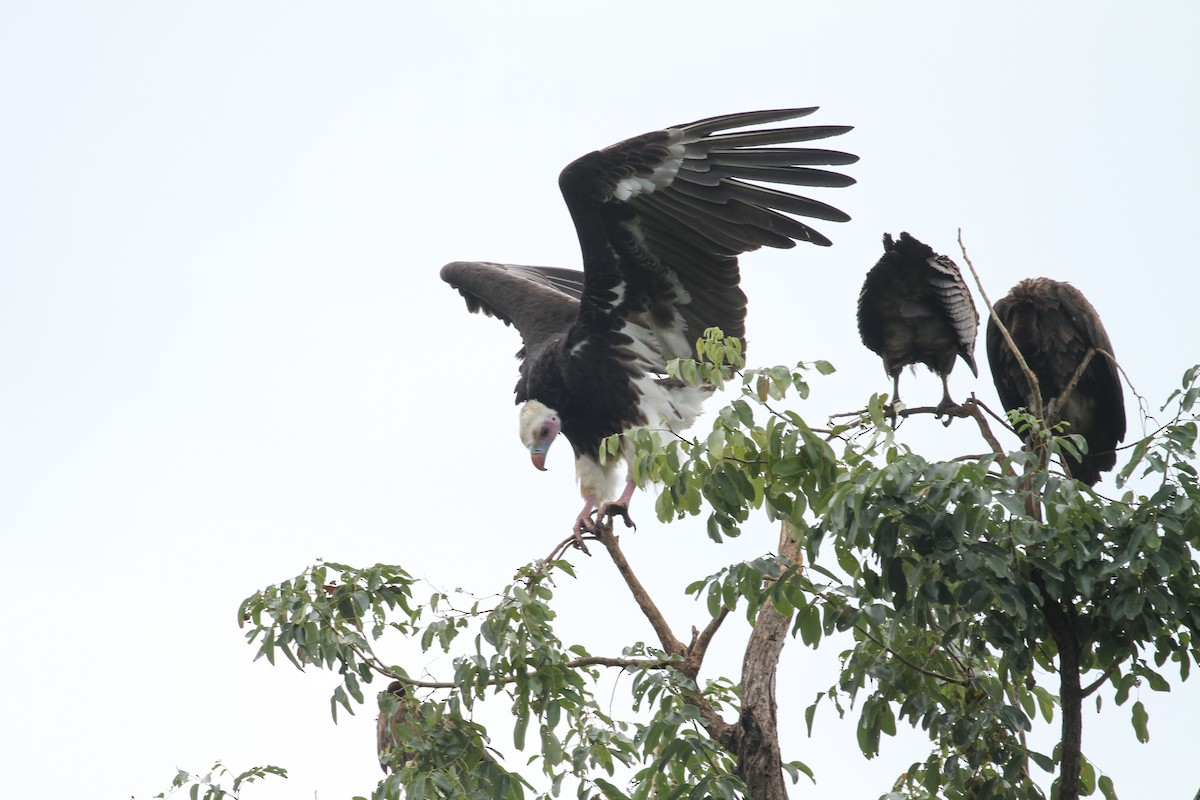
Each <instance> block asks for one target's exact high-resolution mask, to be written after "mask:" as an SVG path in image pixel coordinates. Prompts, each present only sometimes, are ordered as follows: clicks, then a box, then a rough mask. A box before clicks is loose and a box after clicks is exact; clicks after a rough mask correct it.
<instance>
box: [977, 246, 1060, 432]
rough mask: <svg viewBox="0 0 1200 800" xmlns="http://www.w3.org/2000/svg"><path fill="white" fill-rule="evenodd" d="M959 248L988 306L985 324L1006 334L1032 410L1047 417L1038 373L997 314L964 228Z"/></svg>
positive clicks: (1038, 415)
mask: <svg viewBox="0 0 1200 800" xmlns="http://www.w3.org/2000/svg"><path fill="white" fill-rule="evenodd" d="M958 249H959V250H961V251H962V254H963V260H964V261H966V262H967V268H968V269H970V270H971V276H972V277H973V278H975V286H976V287H977V288H978V289H979V294H980V296H981V297H983V304H984V305H986V306H987V310H988V315H989V317H990V320H989V322H987V323H985V324H991V323H992V322H994V323H996V327H997V328H998V329H999V331H1000V333H1001V334H1002V335H1003V336H1004V341H1005V343H1006V344H1008V349H1009V350H1011V351H1012V353H1013V355H1014V356H1016V359H1017V363H1018V364H1020V365H1021V371H1022V372H1024V373H1025V379H1026V380H1027V381H1029V386H1030V387H1031V388H1032V389H1033V404H1034V405H1035V406H1036V408H1031V409H1030V411H1031V412H1033V415H1034V416H1035V417H1037V418H1038V419H1045V417H1044V416H1043V407H1042V386H1041V384H1040V383H1038V378H1037V375H1034V374H1033V370H1032V369H1030V368H1029V364H1028V363H1027V362H1026V361H1025V356H1023V355H1021V350H1020V348H1018V347H1017V343H1016V342H1014V341H1013V338H1012V334H1011V333H1009V331H1008V327H1007V326H1006V325H1005V324H1004V323H1003V322H1001V321H1000V318H999V317H997V316H996V309H995V307H994V306H993V305H992V301H991V299H990V298H989V297H988V293H987V290H986V289H984V288H983V281H982V280H980V279H979V273H978V272H976V271H975V265H974V264H973V263H971V257H970V256H969V255H967V246H966V245H965V244H963V238H962V228H959V229H958Z"/></svg>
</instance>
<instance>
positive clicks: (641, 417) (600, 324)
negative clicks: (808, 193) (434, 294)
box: [441, 108, 858, 547]
mask: <svg viewBox="0 0 1200 800" xmlns="http://www.w3.org/2000/svg"><path fill="white" fill-rule="evenodd" d="M815 110H816V109H815V108H799V109H787V110H780V111H756V112H750V113H744V114H731V115H728V116H722V117H713V118H711V119H704V120H700V121H698V122H692V123H688V124H686V125H677V126H674V127H671V128H667V129H666V130H661V131H655V132H653V133H646V134H643V135H641V136H637V137H634V138H632V139H628V140H626V141H624V142H619V143H618V144H615V145H613V146H611V147H608V148H605V149H604V150H599V151H596V152H592V153H589V154H588V155H585V156H583V157H582V158H580V159H578V160H576V161H575V162H573V163H572V164H570V165H569V166H567V168H566V169H564V170H563V171H562V174H561V175H560V176H559V179H558V183H559V188H560V189H561V190H562V194H563V198H564V199H565V200H566V203H567V208H568V210H569V211H570V213H571V218H572V220H573V221H574V223H575V231H576V234H577V235H578V237H579V245H580V249H581V250H582V256H583V259H582V260H583V271H582V272H578V271H575V270H570V269H560V268H553V267H525V266H514V265H511V264H494V263H486V262H465V261H459V262H454V263H451V264H447V265H446V266H445V267H443V268H442V273H441V274H442V278H443V279H444V280H445V281H446V282H447V283H449V284H450V285H451V286H453V287H454V288H456V289H458V290H459V292H461V293H462V295H463V296H464V297H465V298H466V300H467V306H468V308H469V309H470V310H471V311H482V312H484V313H485V314H488V315H491V316H495V317H498V318H499V319H501V320H503V321H504V322H505V323H508V324H512V325H514V326H515V327H516V328H517V330H518V331H519V332H520V334H521V339H522V342H523V344H524V346H523V347H522V349H521V351H520V352H519V353H518V354H517V355H518V357H520V358H522V363H521V377H520V380H519V381H518V382H517V387H516V401H517V402H518V403H524V406H523V407H522V409H521V413H520V434H521V441H522V442H523V443H524V444H525V446H526V447H528V448H529V453H530V457H531V458H532V460H533V465H534V466H535V467H537V468H538V469H545V460H546V452H547V450H548V449H549V448H550V445H551V443H552V442H553V441H554V439H555V437H556V436H557V435H558V434H559V433H562V434H563V435H564V436H565V437H566V438H567V441H569V442H570V443H571V447H572V448H573V449H574V454H575V471H576V476H577V477H578V479H579V483H580V491H581V494H582V495H583V497H584V500H585V504H584V507H583V510H582V511H580V512H579V516H578V517H577V518H576V520H575V526H574V530H575V535H576V542H577V544H579V545H580V546H581V547H582V538H581V537H582V533H584V532H586V531H589V530H591V529H592V527H593V523H592V521H591V516H592V513H593V509H597V508H598V512H597V513H599V514H600V515H605V514H612V513H614V512H616V513H621V514H623V515H625V516H626V521H627V522H628V521H629V520H628V515H627V514H628V505H629V500H630V498H631V497H632V495H633V490H634V482H633V480H632V474H630V475H629V477H628V478H627V480H626V484H625V489H624V492H623V493H622V494H621V496H620V497H619V498H618V499H617V500H616V502H612V503H608V502H605V501H608V500H611V499H612V498H613V497H614V495H615V493H616V488H617V483H618V480H617V479H618V475H617V470H616V467H615V465H614V464H613V463H612V460H609V462H608V463H606V464H603V465H602V464H601V463H600V462H599V459H598V454H599V449H600V443H601V441H602V440H603V439H604V438H605V437H607V436H611V435H613V434H616V433H621V432H623V431H628V430H630V429H633V428H637V427H644V426H655V427H657V426H666V427H668V428H670V429H671V430H675V431H678V430H681V429H683V428H685V427H687V426H688V425H690V424H691V422H692V421H693V419H694V418H695V416H696V415H697V414H698V413H699V409H700V404H701V401H702V400H703V399H704V398H705V397H706V396H707V395H708V394H710V393H711V387H690V386H685V385H683V384H681V383H680V382H679V381H675V380H668V379H667V378H666V377H665V374H664V373H665V371H666V365H667V361H668V360H669V359H672V358H680V357H682V358H692V357H694V356H695V349H694V348H695V342H696V340H697V339H698V338H699V337H700V336H701V335H702V334H703V332H704V330H705V329H706V328H710V327H714V326H715V327H719V328H721V330H722V331H724V332H725V334H726V335H731V336H739V337H741V336H744V334H745V330H744V327H745V326H744V323H745V319H746V296H745V294H743V293H742V290H741V289H740V288H739V286H738V262H737V256H738V255H739V254H740V253H744V252H746V251H748V250H755V249H757V248H759V247H761V246H764V245H766V246H768V247H780V248H786V247H792V246H794V244H795V242H796V241H805V242H811V243H813V244H817V245H823V246H824V245H828V244H829V243H830V242H829V240H828V239H827V238H825V236H823V235H822V234H820V233H818V232H817V231H815V230H813V229H812V228H810V227H809V226H808V225H807V224H805V223H804V222H801V221H800V220H798V219H796V218H795V217H796V216H801V217H810V218H813V219H820V220H829V221H837V222H844V221H846V220H848V219H849V217H848V216H847V215H846V214H844V213H843V212H841V211H839V210H838V209H836V208H833V207H831V206H829V205H826V204H825V203H821V202H818V201H816V200H811V199H809V198H807V197H801V196H799V195H796V194H792V193H790V192H785V191H782V190H780V189H775V188H769V187H765V186H760V185H757V184H758V183H775V184H794V185H799V186H821V187H840V186H849V185H850V184H852V183H854V180H853V179H852V178H849V177H846V176H845V175H841V174H839V173H837V172H831V171H828V170H823V169H815V168H814V166H816V165H844V164H852V163H854V162H855V161H857V160H858V159H857V157H856V156H853V155H850V154H848V153H842V152H838V151H832V150H820V149H813V148H797V147H770V146H769V145H783V144H790V143H795V142H804V141H810V140H815V139H824V138H827V137H831V136H837V135H839V134H842V133H845V132H846V131H848V130H850V128H848V127H844V126H818V127H784V128H768V129H759V130H750V131H742V132H737V133H728V132H725V131H729V130H731V129H735V128H744V127H746V126H750V125H761V124H765V123H771V122H778V121H782V120H788V119H794V118H796V117H803V116H806V115H808V114H811V113H812V112H813V111H815ZM751 181H752V182H751ZM789 215H795V216H789ZM602 503H603V505H600V504H602Z"/></svg>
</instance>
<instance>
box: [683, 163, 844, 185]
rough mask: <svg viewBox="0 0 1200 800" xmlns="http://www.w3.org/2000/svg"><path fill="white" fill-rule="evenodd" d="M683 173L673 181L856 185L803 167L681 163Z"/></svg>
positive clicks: (824, 171) (835, 175) (830, 174)
mask: <svg viewBox="0 0 1200 800" xmlns="http://www.w3.org/2000/svg"><path fill="white" fill-rule="evenodd" d="M681 170H682V171H683V172H681V173H680V175H678V176H676V179H677V180H678V179H680V178H685V175H684V173H686V178H685V179H686V180H690V181H692V182H693V183H703V184H705V185H707V186H713V185H715V184H717V183H719V182H720V181H722V180H724V179H725V178H743V179H745V180H752V181H762V182H764V183H785V184H791V185H793V186H824V187H831V188H841V187H844V186H853V185H854V184H855V183H856V181H855V180H854V178H851V177H850V176H849V175H843V174H841V173H840V172H830V171H829V170H824V169H807V168H804V167H791V166H787V167H769V166H737V165H728V166H726V165H724V164H713V163H712V162H710V161H707V160H706V161H703V162H700V163H696V162H695V161H690V160H689V161H684V162H683V166H682V167H681Z"/></svg>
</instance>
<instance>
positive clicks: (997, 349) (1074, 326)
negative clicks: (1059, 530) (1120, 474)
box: [987, 278, 1125, 486]
mask: <svg viewBox="0 0 1200 800" xmlns="http://www.w3.org/2000/svg"><path fill="white" fill-rule="evenodd" d="M994 308H995V317H993V318H992V319H991V320H989V321H988V331H987V351H988V362H989V363H990V364H991V368H992V379H993V380H994V381H995V383H996V391H997V393H998V394H999V395H1000V402H1001V403H1003V404H1004V407H1005V408H1006V409H1008V410H1009V411H1012V410H1014V409H1017V408H1030V407H1032V406H1033V405H1034V404H1033V402H1032V397H1031V392H1032V389H1031V387H1030V385H1029V381H1028V379H1027V378H1026V377H1025V373H1024V372H1023V371H1022V370H1021V366H1020V364H1019V363H1018V362H1017V359H1016V357H1015V356H1014V355H1013V353H1012V350H1011V349H1010V348H1009V346H1008V343H1007V342H1006V341H1005V340H1004V336H1003V335H1002V334H1001V332H1000V328H999V327H998V326H997V325H996V318H999V320H1000V321H1001V322H1003V323H1004V327H1005V328H1007V329H1008V332H1009V334H1010V335H1011V336H1012V338H1013V342H1014V343H1015V344H1016V345H1017V348H1018V349H1019V350H1020V351H1021V355H1023V356H1024V357H1025V361H1026V363H1027V364H1029V368H1030V369H1031V370H1033V373H1034V374H1035V375H1036V376H1037V379H1038V383H1039V384H1040V385H1041V394H1042V401H1043V404H1044V408H1046V409H1047V411H1046V415H1047V418H1048V421H1049V422H1051V423H1052V424H1053V423H1057V422H1060V421H1065V422H1068V423H1070V425H1069V427H1068V428H1067V433H1070V434H1080V435H1082V436H1083V438H1084V439H1085V440H1086V441H1087V446H1088V447H1087V449H1088V452H1087V454H1086V455H1084V456H1083V457H1082V458H1080V459H1075V458H1071V457H1069V456H1067V455H1066V454H1064V456H1063V465H1064V467H1065V468H1066V470H1067V472H1068V473H1069V474H1070V475H1071V476H1072V477H1073V478H1076V479H1078V480H1080V481H1083V482H1084V483H1086V484H1087V485H1089V486H1091V485H1093V484H1095V483H1096V482H1097V481H1098V480H1100V473H1102V472H1107V471H1109V470H1111V469H1112V468H1113V467H1114V466H1115V465H1116V463H1117V454H1116V446H1117V444H1118V443H1119V442H1122V441H1124V439H1125V400H1124V397H1123V395H1122V393H1121V381H1120V377H1119V375H1118V373H1117V368H1116V365H1115V364H1114V363H1113V361H1112V359H1111V358H1110V356H1113V348H1112V342H1111V341H1109V338H1108V333H1107V332H1106V331H1105V330H1104V324H1103V323H1102V322H1101V321H1100V315H1099V314H1097V313H1096V309H1095V308H1093V307H1092V304H1091V303H1089V302H1088V300H1087V298H1086V297H1084V296H1083V292H1081V291H1079V290H1078V289H1076V288H1075V287H1074V286H1072V285H1071V284H1069V283H1062V282H1061V281H1055V280H1051V279H1050V278H1029V279H1027V280H1023V281H1021V282H1020V283H1018V284H1017V285H1016V286H1014V287H1013V290H1012V291H1011V292H1009V293H1008V295H1006V296H1005V297H1003V298H1001V299H1000V300H999V301H998V302H997V303H996V304H995V307H994ZM1099 351H1104V352H1103V353H1102V352H1099ZM1089 353H1091V354H1092V356H1091V360H1090V361H1089V362H1088V364H1087V367H1086V368H1085V369H1084V370H1083V372H1082V373H1081V374H1080V376H1079V380H1078V382H1077V383H1076V384H1075V387H1074V389H1072V390H1071V392H1070V394H1069V395H1065V396H1064V392H1066V390H1067V387H1068V386H1069V385H1070V383H1071V380H1072V379H1073V378H1074V376H1075V373H1076V371H1078V369H1079V368H1080V366H1081V365H1082V364H1083V363H1084V361H1085V359H1087V358H1088V354H1089ZM1105 353H1106V354H1107V355H1105Z"/></svg>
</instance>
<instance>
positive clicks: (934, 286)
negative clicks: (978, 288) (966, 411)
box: [858, 233, 979, 405]
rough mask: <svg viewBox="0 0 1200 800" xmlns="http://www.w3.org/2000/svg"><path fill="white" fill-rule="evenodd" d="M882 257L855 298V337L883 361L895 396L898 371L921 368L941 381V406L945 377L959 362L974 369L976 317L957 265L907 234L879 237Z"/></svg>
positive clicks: (946, 400) (945, 401) (945, 398)
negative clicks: (881, 240)
mask: <svg viewBox="0 0 1200 800" xmlns="http://www.w3.org/2000/svg"><path fill="white" fill-rule="evenodd" d="M883 250H884V252H883V257H882V258H880V259H879V262H878V263H876V264H875V266H874V267H872V268H871V271H870V272H868V273H867V278H866V280H865V281H864V282H863V287H862V291H861V292H860V293H859V295H858V333H859V336H861V337H862V341H863V344H864V345H866V346H867V347H868V348H870V349H871V350H873V351H874V352H875V353H877V354H878V355H879V356H880V357H881V358H882V359H883V369H884V371H885V372H886V373H887V374H888V375H890V376H891V378H892V381H893V387H892V388H893V397H892V399H893V400H896V399H897V398H898V397H899V395H900V371H901V370H902V369H904V367H906V366H909V365H915V364H924V365H925V366H927V367H929V369H931V370H933V371H934V372H936V373H937V374H938V375H939V376H940V377H941V379H942V405H952V401H951V400H950V388H949V386H948V385H947V378H948V377H949V376H950V372H951V371H952V370H953V369H954V362H955V360H956V359H957V358H961V359H962V360H963V361H965V362H967V366H968V367H970V368H971V373H972V374H974V375H975V376H976V377H978V376H979V370H978V369H976V367H975V332H976V330H977V329H978V328H979V314H978V313H977V312H976V311H975V303H974V302H972V300H971V292H970V290H969V289H968V288H967V284H966V283H965V282H964V281H963V278H962V273H960V272H959V271H958V266H957V265H956V264H955V263H954V262H953V261H951V260H950V259H949V258H947V257H946V256H943V255H938V254H937V253H935V252H934V251H933V248H931V247H930V246H929V245H927V244H924V243H923V242H920V241H918V240H917V239H915V238H913V237H912V236H910V235H909V234H908V233H901V234H900V239H899V241H896V240H893V239H892V236H891V234H886V233H885V234H884V235H883Z"/></svg>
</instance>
